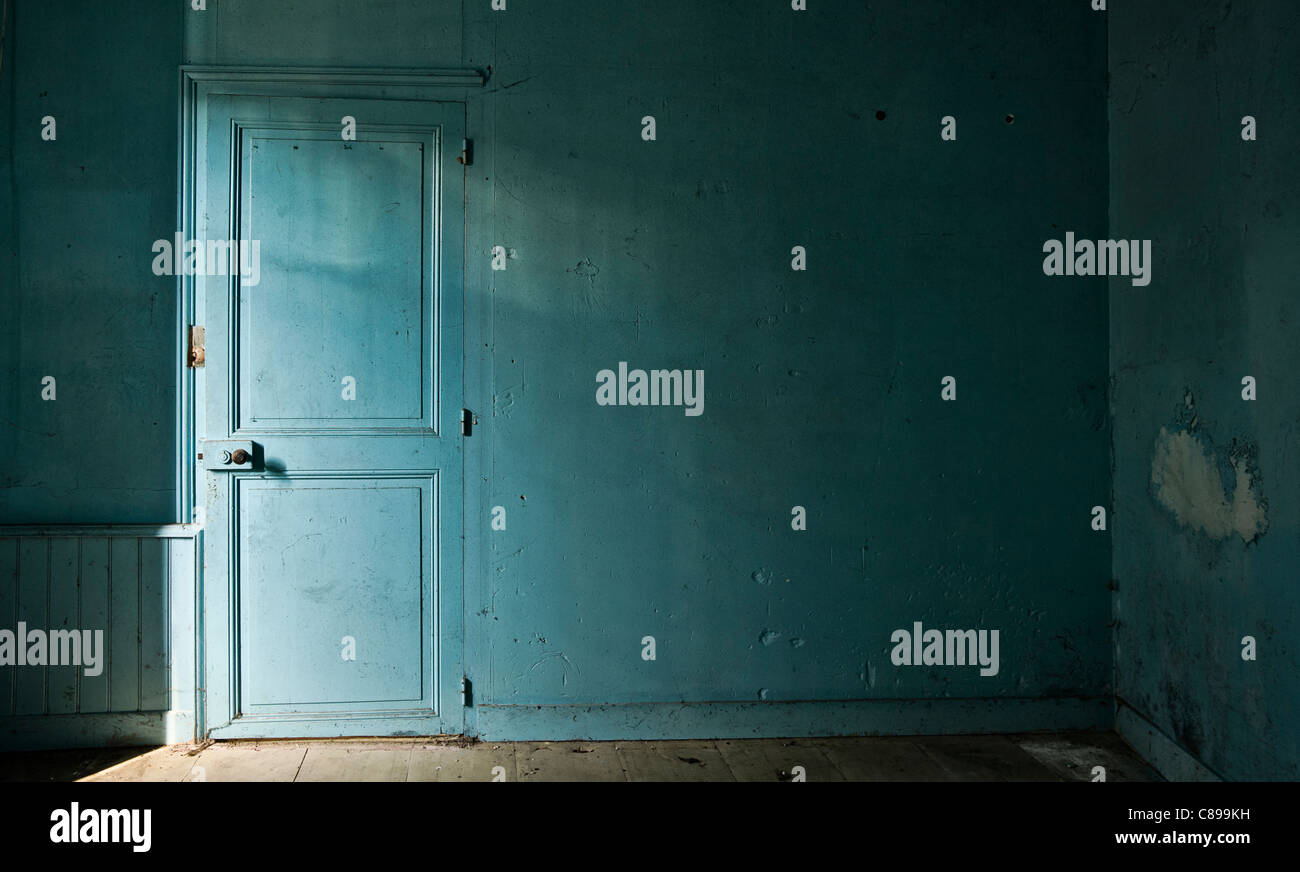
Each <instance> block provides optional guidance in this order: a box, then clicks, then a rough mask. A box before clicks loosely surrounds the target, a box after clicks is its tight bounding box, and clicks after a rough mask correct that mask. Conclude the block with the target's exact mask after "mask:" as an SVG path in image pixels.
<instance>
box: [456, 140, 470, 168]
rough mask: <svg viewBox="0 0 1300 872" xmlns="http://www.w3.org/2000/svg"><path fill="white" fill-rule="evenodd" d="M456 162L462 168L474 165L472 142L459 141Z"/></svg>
mask: <svg viewBox="0 0 1300 872" xmlns="http://www.w3.org/2000/svg"><path fill="white" fill-rule="evenodd" d="M456 162H457V163H458V164H460V165H461V166H463V167H469V166H473V165H474V140H472V139H462V140H461V147H460V156H459V157H457V158H456Z"/></svg>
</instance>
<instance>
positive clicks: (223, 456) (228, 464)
mask: <svg viewBox="0 0 1300 872" xmlns="http://www.w3.org/2000/svg"><path fill="white" fill-rule="evenodd" d="M260 460H261V458H260V457H259V456H258V453H257V446H256V445H255V444H254V443H252V442H204V443H203V457H202V459H201V460H200V461H199V462H200V463H202V464H203V468H204V469H207V470H211V471H214V472H219V471H222V470H225V471H229V472H234V471H238V470H251V469H255V468H257V467H258V466H260Z"/></svg>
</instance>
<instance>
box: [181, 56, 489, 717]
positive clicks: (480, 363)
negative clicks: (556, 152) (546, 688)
mask: <svg viewBox="0 0 1300 872" xmlns="http://www.w3.org/2000/svg"><path fill="white" fill-rule="evenodd" d="M179 72H180V101H179V102H180V105H179V111H178V117H179V122H180V123H179V128H180V129H179V132H178V137H177V142H178V149H179V154H178V160H177V172H178V176H179V179H178V186H177V229H178V231H179V232H180V233H181V234H182V236H181V238H182V239H184V240H189V239H192V238H194V234H195V231H196V228H197V226H198V222H197V220H196V216H195V208H196V187H197V181H198V173H199V172H200V171H201V167H199V166H198V130H199V123H200V119H201V117H202V114H203V112H204V110H205V107H206V101H207V100H208V98H209V97H211V96H215V95H233V96H282V97H306V98H356V99H394V100H413V101H429V102H438V103H461V104H463V105H464V106H465V109H466V112H465V136H466V138H467V139H468V140H470V141H471V142H474V141H475V138H476V131H477V130H479V129H480V128H481V127H482V126H483V119H484V112H483V108H482V104H481V100H480V99H479V98H480V96H481V95H482V94H483V93H484V88H485V86H486V85H487V81H488V77H487V75H486V74H484V73H483V72H481V71H479V70H475V69H380V70H376V69H360V68H346V67H331V68H321V67H260V66H256V67H254V66H212V65H183V66H181V67H180V68H179ZM484 151H486V149H484ZM471 155H472V150H471ZM471 162H472V164H473V165H475V166H474V170H478V169H480V166H478V165H479V164H480V163H481V162H480V160H478V159H477V158H474V157H471ZM491 176H492V172H491V171H490V168H488V169H487V170H486V171H484V172H477V171H469V172H467V173H466V176H465V207H464V217H465V231H464V247H465V256H464V257H463V258H462V263H463V273H464V274H463V286H464V306H465V318H464V328H463V329H464V336H463V343H462V349H463V350H462V355H463V357H464V361H463V367H462V371H463V373H464V375H463V378H464V385H463V389H462V392H463V396H464V402H465V406H466V408H468V409H471V410H472V411H473V410H475V409H476V408H482V405H481V403H482V402H483V401H482V397H484V396H486V394H485V385H486V384H487V382H486V381H485V380H484V377H483V376H484V373H485V372H487V362H488V355H487V353H486V352H485V346H484V344H483V341H482V339H481V337H482V336H484V335H487V334H486V329H485V328H486V324H487V321H486V320H485V319H487V318H490V306H489V305H488V304H487V302H486V300H485V299H484V298H485V296H486V295H485V294H483V293H473V292H471V291H472V289H480V288H486V287H488V286H489V283H488V281H487V278H488V277H487V276H486V274H485V273H484V267H483V263H484V259H483V258H482V257H470V256H469V254H470V253H471V252H478V251H479V249H480V248H483V247H484V245H485V244H484V242H483V241H484V240H485V239H486V238H487V237H486V236H485V235H484V234H485V233H486V232H489V230H490V225H489V221H488V216H487V215H486V214H485V213H481V212H478V211H477V210H476V211H475V213H474V214H473V217H471V211H470V203H471V202H473V201H477V202H480V203H490V198H484V197H476V196H475V193H477V192H482V191H484V190H487V189H489V188H490V185H491ZM487 247H488V248H490V246H487ZM485 250H486V249H485ZM175 278H176V290H177V299H178V301H179V304H178V305H177V307H176V326H175V334H174V335H175V336H176V338H177V347H176V353H175V358H174V359H175V365H176V372H175V379H176V424H175V440H176V446H177V456H176V468H175V475H176V495H177V496H176V519H177V521H178V522H179V523H182V524H193V525H195V526H196V527H197V528H198V529H199V530H200V532H199V535H198V537H197V539H198V542H197V549H196V550H197V553H198V555H199V557H198V560H197V563H198V571H197V573H196V578H195V592H194V600H193V608H194V614H193V615H174V616H172V619H173V621H175V620H180V621H186V622H188V621H191V620H192V621H193V622H194V636H195V638H194V664H195V666H194V668H195V675H194V679H195V682H194V687H195V698H194V732H195V738H196V739H202V738H204V737H206V736H207V734H208V731H209V729H210V723H209V719H208V716H207V715H208V713H207V695H206V693H205V688H206V685H207V658H206V656H205V651H206V645H207V637H208V632H207V630H208V628H207V624H206V620H205V612H206V608H205V602H206V601H205V581H204V572H203V568H204V563H205V561H204V559H203V556H202V555H203V547H204V538H205V536H204V533H203V532H202V530H203V523H204V520H205V519H204V518H203V513H202V510H201V507H198V506H196V505H195V501H196V498H197V496H198V494H199V493H200V491H199V488H200V486H201V479H200V477H201V476H202V474H203V471H202V468H201V466H200V464H199V462H198V459H197V452H198V444H197V434H198V433H200V432H202V430H203V420H202V415H203V408H204V396H203V389H204V388H203V382H202V380H200V379H198V378H197V371H196V370H195V369H194V368H191V367H190V366H189V362H188V355H189V328H190V325H194V324H203V317H204V311H203V306H202V300H201V299H199V298H198V295H197V294H196V283H195V281H194V277H193V276H186V275H183V274H178V275H177V276H176V277H175ZM486 442H487V440H486V439H479V440H475V441H473V442H467V443H466V444H465V445H464V452H463V458H464V461H463V462H464V470H463V477H462V481H463V502H464V510H465V512H464V515H463V517H464V518H465V522H464V525H463V528H462V530H461V536H460V538H461V541H462V544H463V546H464V547H463V559H462V561H461V567H462V577H461V578H460V579H459V583H460V585H461V589H462V615H461V620H462V624H463V625H464V630H465V631H466V632H465V633H463V634H462V647H463V651H462V656H461V662H462V669H463V670H464V673H465V676H466V677H468V676H470V675H471V674H472V673H471V655H470V651H471V649H472V648H477V647H478V646H477V644H471V642H470V639H469V637H468V630H469V626H468V622H467V621H466V620H465V616H466V614H467V612H468V609H469V604H470V600H469V596H468V595H469V585H468V584H466V580H467V579H468V578H470V577H472V576H471V574H470V573H471V571H472V570H471V566H472V567H473V571H474V572H475V573H477V572H478V569H479V567H480V566H481V562H480V561H481V556H480V551H481V549H482V547H483V544H482V537H481V536H479V535H477V534H472V531H474V530H476V529H477V526H481V525H471V524H470V523H469V518H470V517H471V514H470V513H471V512H473V516H474V517H481V516H482V515H481V513H480V510H481V505H480V504H481V503H482V501H483V500H484V499H486V495H485V489H484V488H482V487H481V484H482V481H483V479H482V475H481V474H480V472H479V470H481V469H485V468H486V465H485V463H484V460H485V458H486V456H487V455H486V450H485V449H486ZM471 449H472V450H471ZM447 581H451V582H452V583H455V580H452V579H447ZM182 626H183V624H182ZM222 632H224V628H223V629H222ZM435 680H436V679H435ZM471 704H472V703H471ZM218 722H220V720H218ZM462 729H463V731H464V732H466V733H472V732H474V728H473V725H472V709H468V708H467V709H465V717H464V720H463V726H462Z"/></svg>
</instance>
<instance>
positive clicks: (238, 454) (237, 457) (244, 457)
mask: <svg viewBox="0 0 1300 872" xmlns="http://www.w3.org/2000/svg"><path fill="white" fill-rule="evenodd" d="M249 458H250V455H249V453H248V452H247V451H245V450H244V449H242V448H238V449H236V450H235V453H234V454H231V455H230V460H231V462H232V463H247V462H248V461H249Z"/></svg>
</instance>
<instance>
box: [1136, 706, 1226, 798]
mask: <svg viewBox="0 0 1300 872" xmlns="http://www.w3.org/2000/svg"><path fill="white" fill-rule="evenodd" d="M1115 730H1116V732H1118V733H1119V735H1120V738H1122V739H1123V740H1124V741H1125V742H1128V744H1129V746H1130V747H1132V748H1133V750H1134V751H1137V752H1138V754H1139V755H1140V756H1141V757H1142V759H1144V760H1146V761H1147V762H1148V763H1150V764H1151V765H1152V767H1154V768H1155V770H1156V771H1157V772H1159V773H1160V774H1161V775H1162V776H1164V778H1165V779H1166V780H1168V781H1222V780H1223V779H1222V778H1220V777H1219V776H1218V775H1216V774H1215V773H1214V772H1212V771H1211V770H1210V769H1208V768H1207V767H1206V766H1205V764H1203V763H1201V761H1199V760H1197V759H1196V758H1195V757H1193V756H1192V755H1191V754H1190V753H1188V752H1187V750H1186V749H1184V748H1183V747H1182V746H1181V745H1179V744H1178V743H1177V742H1175V741H1174V740H1173V739H1171V738H1169V737H1168V736H1166V735H1165V734H1164V733H1163V732H1161V731H1160V729H1159V728H1158V727H1157V726H1156V725H1155V724H1153V723H1151V722H1150V721H1149V720H1147V719H1146V717H1144V716H1143V715H1142V714H1140V713H1139V712H1138V711H1136V710H1135V709H1133V708H1131V707H1130V706H1129V705H1128V704H1127V703H1125V702H1124V700H1122V699H1121V700H1119V701H1118V708H1117V711H1116V712H1115Z"/></svg>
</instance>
